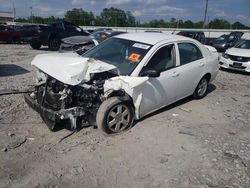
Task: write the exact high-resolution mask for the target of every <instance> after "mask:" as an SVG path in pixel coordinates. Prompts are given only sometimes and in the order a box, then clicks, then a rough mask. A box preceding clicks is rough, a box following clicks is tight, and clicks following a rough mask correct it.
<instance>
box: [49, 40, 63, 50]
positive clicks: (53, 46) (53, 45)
mask: <svg viewBox="0 0 250 188" xmlns="http://www.w3.org/2000/svg"><path fill="white" fill-rule="evenodd" d="M60 45H61V41H60V39H59V38H57V37H54V38H51V39H50V41H49V49H50V50H52V51H57V50H59V48H60Z"/></svg>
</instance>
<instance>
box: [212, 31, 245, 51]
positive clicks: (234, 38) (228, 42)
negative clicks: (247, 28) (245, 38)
mask: <svg viewBox="0 0 250 188" xmlns="http://www.w3.org/2000/svg"><path fill="white" fill-rule="evenodd" d="M243 34H244V33H243V32H239V31H234V32H231V33H230V34H229V35H222V36H220V37H218V38H217V39H215V40H214V41H213V43H212V44H213V47H215V48H216V50H217V51H218V52H225V51H226V50H227V49H228V48H231V47H233V46H234V45H235V44H237V43H238V42H239V41H240V39H241V37H242V35H243Z"/></svg>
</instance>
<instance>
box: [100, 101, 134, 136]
mask: <svg viewBox="0 0 250 188" xmlns="http://www.w3.org/2000/svg"><path fill="white" fill-rule="evenodd" d="M133 121H134V109H133V107H132V105H131V103H130V102H129V101H122V100H121V99H119V98H118V97H111V98H109V99H107V100H106V101H104V102H103V103H102V104H101V106H100V108H99V109H98V112H97V117H96V122H97V126H98V128H99V129H101V130H102V131H104V133H106V134H118V133H121V132H123V131H125V130H128V129H129V128H130V127H131V126H132V125H133Z"/></svg>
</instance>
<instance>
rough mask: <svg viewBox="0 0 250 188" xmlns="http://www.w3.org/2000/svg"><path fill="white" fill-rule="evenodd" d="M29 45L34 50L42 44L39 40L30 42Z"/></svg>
mask: <svg viewBox="0 0 250 188" xmlns="http://www.w3.org/2000/svg"><path fill="white" fill-rule="evenodd" d="M30 46H31V47H32V48H33V49H35V50H38V49H40V48H41V46H42V44H41V43H39V42H30Z"/></svg>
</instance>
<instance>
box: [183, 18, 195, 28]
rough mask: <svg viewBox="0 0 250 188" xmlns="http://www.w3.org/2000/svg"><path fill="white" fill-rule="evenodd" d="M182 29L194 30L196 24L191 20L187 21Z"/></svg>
mask: <svg viewBox="0 0 250 188" xmlns="http://www.w3.org/2000/svg"><path fill="white" fill-rule="evenodd" d="M182 28H194V23H193V22H192V21H191V20H187V21H185V22H184V23H183V25H182Z"/></svg>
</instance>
